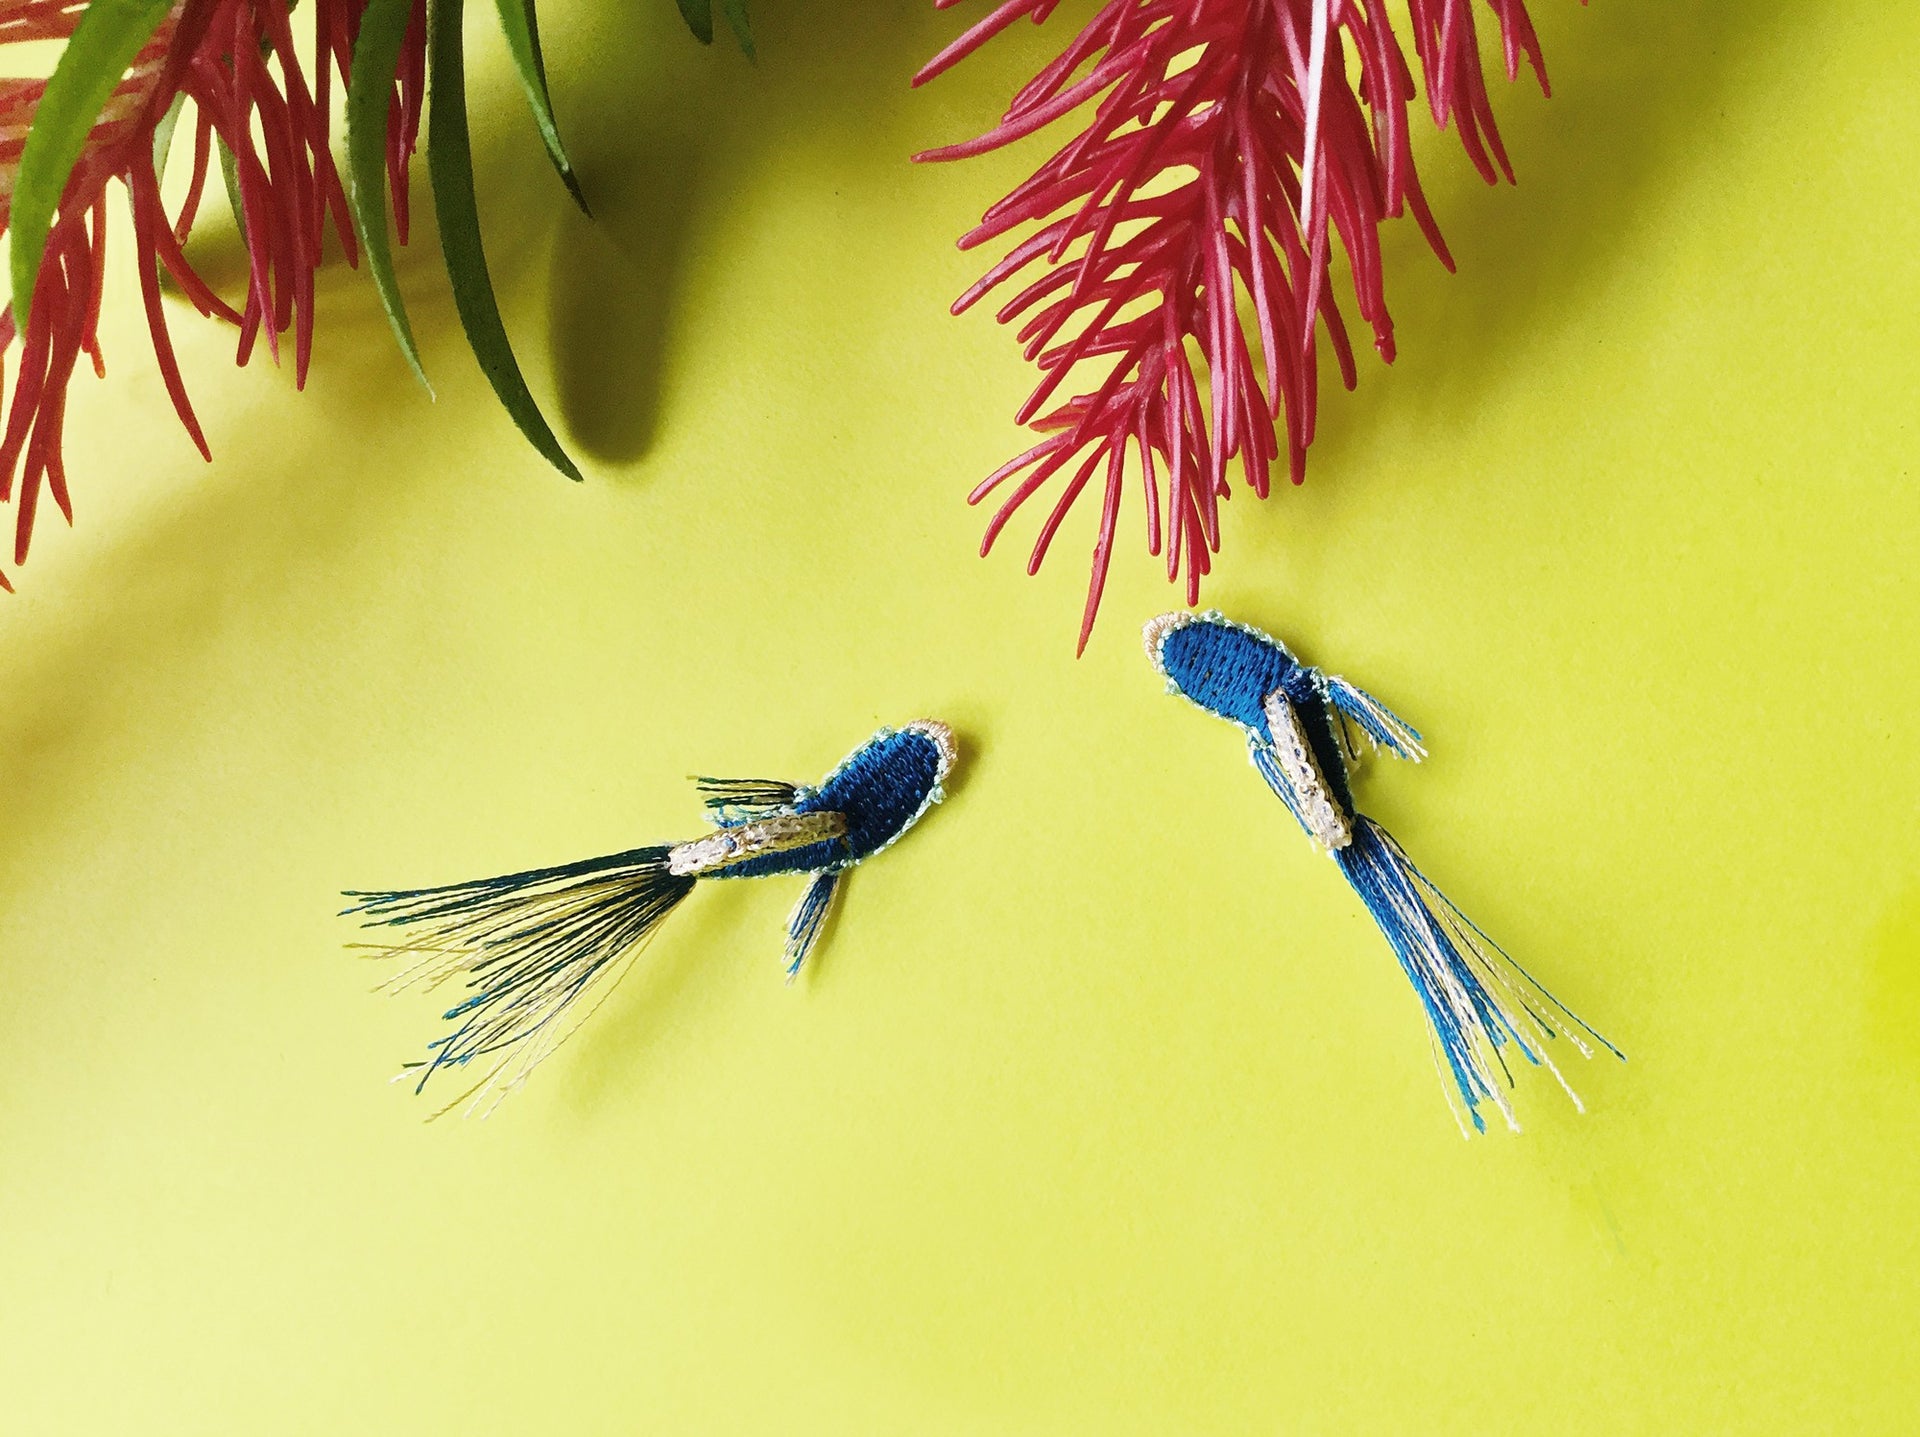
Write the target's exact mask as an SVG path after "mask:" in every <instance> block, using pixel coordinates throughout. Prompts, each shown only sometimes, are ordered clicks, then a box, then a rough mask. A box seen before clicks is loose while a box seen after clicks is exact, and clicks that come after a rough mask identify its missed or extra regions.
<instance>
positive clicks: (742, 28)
mask: <svg viewBox="0 0 1920 1437" xmlns="http://www.w3.org/2000/svg"><path fill="white" fill-rule="evenodd" d="M720 9H721V10H722V11H723V12H724V13H725V14H726V17H727V24H728V25H729V26H730V27H731V28H732V30H733V37H734V39H736V40H738V41H739V42H740V49H741V50H742V51H743V52H744V53H745V54H746V57H747V58H748V59H749V60H751V59H753V58H754V54H753V30H752V28H751V27H750V26H749V25H748V24H747V0H720Z"/></svg>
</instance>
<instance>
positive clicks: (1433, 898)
mask: <svg viewBox="0 0 1920 1437" xmlns="http://www.w3.org/2000/svg"><path fill="white" fill-rule="evenodd" d="M1142 637H1143V638H1144V640H1145V642H1146V646H1147V657H1148V658H1150V659H1151V660H1153V665H1154V667H1155V668H1156V669H1158V670H1159V671H1160V672H1161V673H1162V674H1163V675H1164V676H1165V677H1166V680H1167V691H1168V692H1169V693H1174V694H1178V695H1180V696H1181V697H1182V698H1184V699H1186V700H1188V701H1189V702H1190V703H1193V704H1195V705H1197V706H1198V707H1200V708H1203V709H1205V710H1206V711H1207V712H1208V713H1210V714H1214V715H1216V716H1217V717H1220V718H1223V719H1226V720H1228V721H1229V722H1231V723H1235V724H1238V725H1239V726H1240V727H1241V729H1243V730H1244V731H1245V732H1246V735H1247V750H1248V753H1249V755H1250V757H1251V758H1252V760H1253V766H1254V767H1255V768H1256V769H1258V770H1259V771H1260V776H1261V777H1262V778H1264V779H1265V780H1266V781H1267V784H1268V786H1269V787H1271V788H1272V789H1273V791H1274V792H1275V793H1276V794H1278V795H1279V796H1280V799H1281V801H1282V802H1283V803H1285V804H1286V805H1287V808H1288V809H1289V811H1291V812H1292V814H1293V816H1294V818H1295V819H1297V820H1298V821H1299V823H1300V826H1301V827H1302V828H1303V829H1305V830H1306V831H1307V836H1308V837H1310V838H1311V839H1312V840H1313V841H1314V842H1315V843H1316V844H1317V845H1319V846H1320V847H1321V848H1322V849H1324V850H1326V851H1327V852H1328V853H1329V854H1331V855H1332V857H1333V860H1334V862H1335V863H1337V864H1338V865H1339V866H1340V871H1341V872H1342V873H1343V874H1345V875H1346V878H1347V882H1349V883H1350V884H1352V885H1353V889H1354V892H1356V893H1357V894H1359V895H1360V901H1361V902H1363V903H1365V904H1366V906H1367V911H1368V912H1369V913H1371V914H1372V915H1373V920H1374V922H1376V923H1377V924H1379V925H1380V931H1381V932H1382V933H1383V934H1385V935H1386V939H1387V942H1388V943H1389V944H1390V945H1391V946H1392V948H1393V951H1394V956H1395V957H1397V958H1398V959H1399V960H1400V966H1401V967H1402V968H1403V969H1405V970H1406V974H1407V977H1408V978H1409V979H1411V980H1412V982H1413V989H1414V992H1415V993H1416V994H1417V995H1418V996H1419V999H1420V1005H1421V1007H1422V1008H1423V1009H1424V1010H1425V1011H1426V1016H1427V1023H1428V1025H1429V1027H1430V1028H1431V1030H1432V1039H1433V1045H1434V1053H1435V1061H1436V1065H1438V1066H1440V1067H1441V1068H1442V1071H1443V1076H1444V1077H1451V1078H1452V1089H1453V1091H1450V1092H1448V1094H1447V1097H1448V1103H1449V1106H1451V1107H1452V1108H1453V1111H1454V1117H1455V1119H1456V1120H1457V1121H1458V1122H1459V1123H1460V1131H1461V1133H1462V1134H1466V1132H1467V1125H1468V1123H1471V1124H1472V1125H1473V1127H1474V1129H1475V1130H1476V1131H1479V1132H1485V1131H1486V1130H1487V1124H1486V1120H1485V1118H1484V1117H1483V1116H1482V1115H1481V1112H1480V1105H1481V1104H1482V1103H1483V1102H1491V1103H1492V1105H1493V1106H1494V1107H1495V1108H1497V1109H1498V1110H1499V1112H1500V1115H1501V1117H1503V1118H1504V1119H1505V1120H1506V1124H1507V1126H1508V1127H1509V1128H1511V1129H1512V1130H1513V1131H1515V1132H1518V1131H1520V1124H1519V1122H1518V1121H1517V1120H1516V1119H1515V1117H1514V1112H1513V1105H1512V1103H1511V1101H1510V1100H1509V1098H1508V1095H1507V1090H1508V1089H1510V1088H1511V1087H1512V1086H1513V1074H1512V1072H1511V1070H1510V1069H1509V1068H1508V1066H1507V1061H1506V1050H1507V1049H1508V1048H1509V1047H1512V1048H1516V1049H1518V1050H1519V1052H1520V1053H1521V1054H1522V1055H1523V1056H1524V1057H1525V1058H1526V1059H1527V1061H1528V1062H1530V1063H1535V1064H1538V1065H1541V1066H1544V1067H1545V1068H1546V1069H1547V1071H1549V1072H1550V1073H1552V1074H1553V1076H1554V1077H1555V1078H1556V1079H1558V1080H1559V1082H1560V1086H1561V1087H1562V1088H1564V1089H1566V1093H1567V1096H1568V1097H1569V1098H1571V1099H1573V1105H1574V1107H1575V1108H1577V1109H1580V1110H1581V1111H1585V1109H1584V1108H1583V1107H1582V1105H1581V1102H1580V1098H1579V1095H1578V1094H1576V1093H1575V1092H1574V1091H1573V1089H1572V1087H1570V1086H1569V1085H1568V1083H1567V1080H1566V1078H1565V1077H1564V1076H1562V1074H1561V1072H1560V1069H1559V1068H1558V1066H1556V1065H1555V1063H1554V1061H1553V1058H1552V1056H1551V1055H1550V1054H1549V1052H1548V1050H1547V1045H1548V1043H1550V1042H1552V1041H1553V1040H1555V1039H1558V1038H1565V1039H1567V1040H1568V1042H1570V1043H1571V1044H1572V1046H1573V1047H1574V1049H1575V1050H1576V1051H1578V1052H1579V1054H1580V1056H1581V1057H1583V1058H1590V1057H1592V1056H1593V1049H1592V1048H1591V1047H1589V1046H1588V1044H1587V1042H1586V1039H1587V1038H1591V1039H1592V1040H1593V1041H1594V1042H1595V1043H1597V1044H1598V1045H1599V1046H1600V1047H1602V1048H1605V1049H1606V1050H1607V1051H1608V1052H1610V1053H1612V1054H1613V1055H1614V1056H1615V1057H1617V1058H1620V1059H1622V1060H1623V1061H1624V1059H1625V1057H1626V1055H1625V1054H1624V1053H1622V1052H1621V1051H1620V1050H1619V1049H1618V1048H1616V1047H1614V1046H1613V1044H1611V1043H1609V1042H1608V1041H1607V1040H1606V1039H1605V1038H1603V1037H1601V1036H1600V1035H1599V1034H1598V1033H1596V1032H1595V1031H1594V1030H1593V1029H1592V1028H1590V1027H1588V1026H1587V1025H1586V1024H1585V1023H1583V1022H1582V1021H1581V1020H1580V1019H1578V1018H1576V1017H1575V1016H1574V1015H1573V1014H1572V1013H1571V1012H1569V1011H1568V1010H1567V1008H1566V1007H1565V1006H1564V1005H1563V1004H1562V1003H1561V1002H1560V1001H1559V1000H1558V999H1556V998H1555V997H1554V996H1553V995H1552V994H1551V993H1549V992H1547V990H1546V989H1545V988H1542V987H1541V986H1540V985H1539V984H1538V983H1536V982H1535V981H1534V980H1533V979H1532V978H1531V977H1529V976H1528V975H1527V973H1526V971H1525V970H1524V969H1522V968H1521V967H1520V966H1519V965H1518V964H1517V963H1515V962H1514V961H1513V960H1512V959H1511V958H1509V957H1508V956H1507V954H1506V953H1505V952H1504V951H1503V950H1502V949H1501V947H1500V946H1499V945H1498V944H1497V943H1495V942H1494V941H1493V940H1492V939H1491V938H1489V937H1487V935H1486V934H1485V933H1483V932H1481V930H1480V929H1479V928H1478V927H1477V926H1476V925H1475V924H1474V922H1473V920H1472V919H1470V918H1468V917H1467V916H1466V915H1465V914H1464V913H1462V912H1461V911H1460V910H1459V909H1458V908H1456V907H1454V905H1453V904H1452V903H1451V902H1450V901H1449V900H1448V899H1447V897H1446V895H1445V894H1443V893H1442V892H1441V891H1440V890H1439V889H1438V888H1435V887H1434V886H1433V884H1432V883H1431V882H1430V881H1429V880H1428V879H1427V876H1426V875H1425V874H1423V873H1422V872H1421V871H1420V870H1419V869H1418V868H1416V867H1414V865H1413V860H1412V859H1410V858H1408V857H1407V855H1406V853H1405V851H1404V850H1402V849H1401V847H1400V845H1399V844H1398V843H1396V842H1395V841H1394V839H1393V835H1391V834H1390V833H1388V832H1387V831H1386V829H1384V828H1382V827H1381V826H1380V825H1379V824H1377V823H1375V822H1374V821H1373V820H1372V819H1370V818H1368V817H1367V816H1366V815H1365V814H1363V813H1359V812H1357V811H1356V810H1355V809H1354V806H1353V789H1352V782H1351V766H1352V764H1353V762H1354V761H1355V760H1357V759H1358V758H1359V756H1360V749H1359V746H1358V742H1357V739H1356V737H1355V733H1354V731H1355V730H1358V732H1359V734H1360V735H1361V736H1363V737H1365V738H1366V739H1367V741H1368V742H1369V743H1370V744H1372V745H1374V746H1377V747H1381V748H1385V749H1386V750H1387V751H1388V752H1389V753H1392V754H1395V755H1397V756H1398V757H1400V758H1404V759H1409V760H1411V761H1412V762H1414V763H1418V762H1419V761H1420V760H1422V759H1423V758H1425V757H1426V756H1427V753H1426V750H1425V749H1424V748H1423V747H1421V741H1420V735H1419V733H1418V732H1417V731H1415V729H1414V728H1413V727H1412V726H1411V725H1410V724H1408V723H1407V722H1406V721H1405V720H1403V719H1401V718H1400V717H1398V716H1397V715H1395V714H1394V713H1393V712H1391V711H1390V710H1389V709H1388V708H1387V707H1386V705H1384V704H1382V703H1381V702H1380V701H1379V700H1378V699H1376V698H1374V697H1373V696H1372V695H1371V694H1368V693H1366V692H1364V691H1363V690H1361V689H1358V688H1356V687H1354V685H1352V684H1350V683H1348V682H1347V681H1346V680H1345V679H1343V678H1338V677H1336V676H1334V675H1332V674H1324V673H1322V672H1320V670H1318V669H1315V668H1310V667H1308V666H1307V665H1305V664H1303V663H1301V662H1300V661H1299V660H1298V659H1296V658H1295V657H1294V656H1293V655H1292V654H1291V653H1289V652H1288V651H1287V647H1286V645H1285V644H1282V643H1281V642H1280V641H1279V640H1277V639H1275V638H1272V637H1270V636H1269V635H1267V634H1263V633H1261V632H1260V630H1258V629H1254V628H1249V627H1248V626H1247V625H1245V624H1236V623H1234V622H1233V621H1232V620H1230V619H1227V618H1226V617H1224V616H1223V615H1221V614H1219V613H1215V612H1208V613H1204V614H1188V613H1174V614H1162V615H1161V616H1160V617H1159V618H1157V619H1153V620H1150V621H1149V622H1148V624H1147V626H1146V630H1145V632H1144V634H1143V635H1142ZM1582 1035H1584V1037H1583V1036H1582ZM1456 1094H1457V1097H1456Z"/></svg>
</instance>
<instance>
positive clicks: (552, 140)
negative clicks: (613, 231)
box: [495, 0, 593, 216]
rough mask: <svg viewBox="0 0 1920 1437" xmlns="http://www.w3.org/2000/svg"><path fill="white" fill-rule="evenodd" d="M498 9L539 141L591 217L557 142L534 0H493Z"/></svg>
mask: <svg viewBox="0 0 1920 1437" xmlns="http://www.w3.org/2000/svg"><path fill="white" fill-rule="evenodd" d="M495 4H496V6H497V7H498V9H499V11H500V30H501V33H502V34H504V35H505V36H506V37H507V49H508V51H509V52H511V53H512V55H513V68H514V71H515V73H516V74H518V75H519V76H520V88H521V89H522V90H524V91H526V93H527V108H528V109H530V110H532V111H533V122H534V124H535V125H537V126H539V128H540V140H541V143H543V144H544V145H545V146H546V147H547V158H548V159H550V160H552V161H553V167H554V169H555V170H557V171H559V174H560V179H561V181H562V183H564V184H565V185H566V187H567V193H568V194H570V195H572V196H573V202H574V203H575V204H576V205H578V206H580V213H581V214H583V215H588V216H591V215H592V213H593V211H592V210H590V209H588V208H587V197H586V196H585V195H583V194H581V193H580V181H579V179H578V178H576V177H575V175H574V173H573V163H572V162H571V161H570V160H568V159H567V152H566V148H565V147H564V146H563V145H562V144H561V143H560V126H559V125H558V124H557V123H555V121H554V118H553V99H552V97H551V96H550V95H549V94H548V93H547V67H546V64H545V63H544V62H543V61H542V60H541V58H540V22H539V20H538V18H537V17H536V16H535V15H534V13H533V4H534V0H495Z"/></svg>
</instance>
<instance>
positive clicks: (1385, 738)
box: [1326, 674, 1427, 763]
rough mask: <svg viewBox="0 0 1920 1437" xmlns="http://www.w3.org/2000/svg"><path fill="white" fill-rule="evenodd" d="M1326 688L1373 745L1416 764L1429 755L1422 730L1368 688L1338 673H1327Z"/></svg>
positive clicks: (1337, 704)
mask: <svg viewBox="0 0 1920 1437" xmlns="http://www.w3.org/2000/svg"><path fill="white" fill-rule="evenodd" d="M1326 685H1327V698H1328V699H1329V700H1330V701H1331V702H1332V704H1333V706H1334V708H1335V709H1337V710H1339V712H1340V713H1341V714H1342V715H1343V716H1344V717H1346V718H1348V719H1350V720H1352V722H1353V724H1354V726H1355V727H1356V728H1358V729H1359V730H1360V732H1362V733H1363V734H1365V735H1366V736H1367V737H1368V738H1370V739H1372V740H1373V742H1375V743H1376V744H1379V745H1380V746H1381V747H1382V748H1384V749H1386V750H1388V751H1389V752H1391V753H1394V754H1397V755H1399V756H1400V757H1401V758H1404V759H1410V760H1412V761H1413V762H1414V763H1418V762H1420V760H1421V759H1423V758H1425V757H1426V756H1427V751H1426V749H1425V747H1423V746H1422V744H1421V741H1420V730H1418V729H1417V728H1415V727H1414V726H1413V725H1412V724H1410V723H1408V722H1407V721H1406V720H1405V719H1403V718H1401V717H1400V715H1398V714H1397V713H1395V712H1394V711H1393V710H1392V709H1390V708H1388V707H1387V706H1386V705H1385V704H1383V703H1381V702H1380V700H1379V699H1377V698H1375V697H1374V696H1373V695H1372V694H1370V693H1368V692H1367V691H1366V690H1365V689H1363V688H1359V687H1357V686H1356V685H1354V684H1350V683H1348V682H1347V681H1346V680H1345V679H1343V678H1341V677H1340V676H1339V675H1338V674H1328V675H1327V676H1326Z"/></svg>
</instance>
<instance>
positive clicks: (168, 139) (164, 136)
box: [153, 95, 187, 180]
mask: <svg viewBox="0 0 1920 1437" xmlns="http://www.w3.org/2000/svg"><path fill="white" fill-rule="evenodd" d="M186 107H187V97H186V96H185V95H175V96H174V97H173V103H172V104H171V105H169V106H167V113H166V114H164V115H162V116H161V117H160V123H159V124H157V125H155V126H154V127H153V177H154V178H155V179H156V180H164V179H165V178H166V177H167V156H168V155H169V154H170V153H172V151H173V132H174V130H175V129H176V128H177V127H178V126H179V124H180V112H181V111H182V110H184V109H185V108H186Z"/></svg>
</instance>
